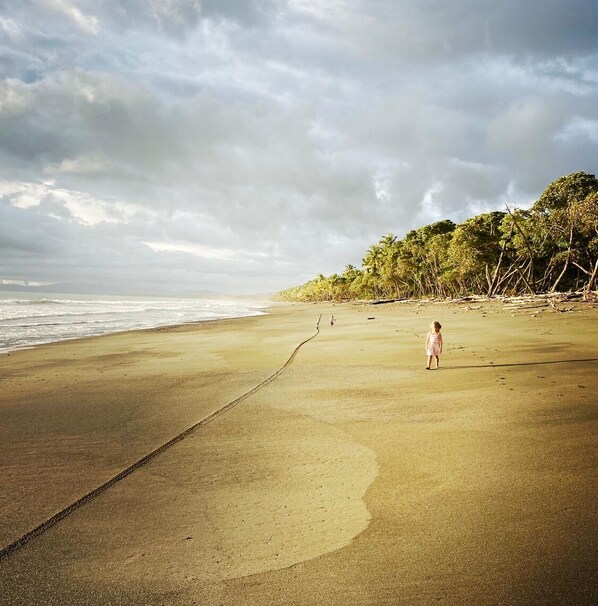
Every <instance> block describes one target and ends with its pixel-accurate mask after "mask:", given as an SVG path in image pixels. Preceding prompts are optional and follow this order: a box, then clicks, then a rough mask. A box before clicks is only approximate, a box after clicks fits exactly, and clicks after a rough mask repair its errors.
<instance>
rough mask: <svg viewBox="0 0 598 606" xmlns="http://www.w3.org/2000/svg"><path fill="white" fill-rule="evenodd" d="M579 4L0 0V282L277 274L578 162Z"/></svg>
mask: <svg viewBox="0 0 598 606" xmlns="http://www.w3.org/2000/svg"><path fill="white" fill-rule="evenodd" d="M597 16H598V9H596V8H595V3H594V2H582V1H574V2H565V1H564V0H563V1H557V0H549V1H546V2H529V3H525V4H522V5H521V4H519V3H515V2H514V1H511V0H505V1H504V2H500V3H492V2H489V1H488V2H479V1H473V0H470V1H469V0H468V1H460V2H451V3H443V2H439V1H437V0H433V1H432V0H422V1H421V2H417V3H415V2H407V1H404V2H394V1H390V0H388V1H383V0H370V1H368V2H366V1H365V0H354V1H350V0H330V2H326V3H324V2H318V1H315V0H289V1H286V2H283V1H282V0H280V1H279V0H272V1H270V2H262V1H260V2H258V1H257V0H256V1H254V2H246V1H241V0H236V1H232V0H231V1H216V0H214V1H211V0H210V1H207V0H204V1H203V2H199V1H198V0H170V1H169V2H161V1H158V0H151V1H143V2H142V1H141V0H129V1H125V0H122V1H107V0H106V1H99V2H98V1H96V2H92V1H91V0H85V1H75V0H25V1H22V2H7V1H3V2H2V1H0V35H1V36H2V37H1V42H0V69H1V70H2V75H3V78H2V80H1V81H0V211H1V212H2V226H1V228H0V250H1V251H2V255H1V256H0V279H1V278H9V277H10V278H11V279H14V278H21V279H28V280H38V281H70V282H82V281H95V282H97V283H101V284H104V285H106V288H110V285H113V286H114V287H115V288H116V287H118V288H119V289H120V290H122V289H126V287H127V285H128V286H129V287H130V288H131V289H132V290H137V291H139V290H143V289H144V288H145V289H149V290H152V291H155V290H156V289H159V288H160V286H162V287H163V288H164V289H165V290H168V291H172V290H176V289H177V288H179V287H180V288H183V286H184V287H185V289H187V290H188V285H189V284H190V283H191V284H194V285H196V287H197V288H198V289H203V288H231V289H233V290H234V289H237V290H244V291H260V290H262V291H263V290H276V289H278V288H282V287H284V286H289V285H292V284H294V283H297V282H301V281H304V280H306V279H308V278H310V277H311V276H313V275H314V274H316V273H317V272H318V271H323V272H325V273H328V272H332V271H340V270H342V268H343V266H344V265H345V264H346V263H354V264H359V262H360V260H361V257H362V256H363V253H364V251H365V250H366V248H367V247H368V246H369V244H371V243H372V242H373V241H375V240H376V239H378V238H379V237H380V236H381V235H382V234H384V233H387V232H389V231H394V232H395V233H397V234H398V235H403V234H404V233H405V232H406V231H407V230H409V229H411V228H413V227H417V226H419V225H423V224H425V223H428V222H430V221H434V220H438V219H442V218H451V219H453V220H462V219H464V218H466V217H469V216H472V215H473V214H475V213H477V212H483V211H486V210H493V209H499V208H504V204H505V202H509V203H510V204H512V205H517V204H519V205H527V204H529V203H531V202H532V201H533V200H534V199H535V198H537V197H538V195H539V194H540V193H541V191H542V189H543V188H544V187H545V186H546V185H547V184H548V183H549V182H550V181H552V180H553V179H555V178H556V177H558V176H560V175H562V174H566V173H568V172H572V171H576V170H587V171H588V172H596V166H595V157H596V152H597V151H598V43H597V40H598V19H597V18H596V17H597Z"/></svg>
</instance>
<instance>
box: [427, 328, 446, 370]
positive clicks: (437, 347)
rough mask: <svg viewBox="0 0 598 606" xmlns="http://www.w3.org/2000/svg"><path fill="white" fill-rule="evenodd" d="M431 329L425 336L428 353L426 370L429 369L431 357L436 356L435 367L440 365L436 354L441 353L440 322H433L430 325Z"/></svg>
mask: <svg viewBox="0 0 598 606" xmlns="http://www.w3.org/2000/svg"><path fill="white" fill-rule="evenodd" d="M431 328H432V330H431V331H430V332H429V333H428V336H427V337H426V353H427V354H428V365H427V366H426V370H431V368H430V367H431V366H432V358H436V368H438V367H439V366H440V360H439V358H438V356H439V355H440V354H441V353H442V333H441V332H440V329H441V328H442V326H441V325H440V322H434V323H433V324H432V326H431Z"/></svg>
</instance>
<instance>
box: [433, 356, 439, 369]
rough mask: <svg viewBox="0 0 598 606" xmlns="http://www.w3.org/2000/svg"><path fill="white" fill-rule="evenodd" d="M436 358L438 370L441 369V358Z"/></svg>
mask: <svg viewBox="0 0 598 606" xmlns="http://www.w3.org/2000/svg"><path fill="white" fill-rule="evenodd" d="M434 357H435V358H436V368H439V367H440V358H439V357H438V356H434Z"/></svg>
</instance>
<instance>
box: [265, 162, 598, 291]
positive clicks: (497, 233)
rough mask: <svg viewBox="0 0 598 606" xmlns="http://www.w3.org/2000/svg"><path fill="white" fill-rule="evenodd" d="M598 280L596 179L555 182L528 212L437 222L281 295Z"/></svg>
mask: <svg viewBox="0 0 598 606" xmlns="http://www.w3.org/2000/svg"><path fill="white" fill-rule="evenodd" d="M597 286H598V180H597V179H596V177H594V175H589V174H587V173H584V172H578V173H573V174H570V175H567V176H565V177H561V178H560V179H557V180H556V181H554V182H553V183H551V184H550V185H549V186H548V187H547V188H546V190H545V191H544V193H543V194H542V195H541V196H540V199H539V200H538V201H537V202H536V203H535V204H534V205H533V206H532V207H531V208H530V209H529V210H517V209H514V210H511V209H509V208H508V207H507V208H506V212H490V213H484V214H482V215H478V216H477V217H473V218H471V219H468V220H467V221H465V222H463V223H461V224H460V225H455V224H454V223H453V222H452V221H449V220H445V221H438V222H437V223H433V224H431V225H426V226H424V227H420V228H419V229H416V230H413V231H410V232H409V233H408V234H407V235H406V236H405V237H404V238H403V239H402V240H399V239H397V237H396V236H394V235H393V234H388V235H386V236H384V237H383V238H382V239H381V240H380V241H379V242H378V243H376V244H372V246H370V248H369V249H368V251H367V252H366V254H365V257H364V258H363V261H362V268H361V269H358V268H356V267H354V266H353V265H347V267H345V270H344V271H343V273H342V274H332V275H331V276H328V277H326V276H323V275H322V274H319V275H318V276H317V277H316V278H314V279H313V280H310V281H309V282H307V283H306V284H303V285H302V286H296V287H294V288H289V289H288V290H285V291H282V292H280V293H278V295H277V299H279V300H283V301H343V300H354V299H388V298H392V299H401V298H420V297H443V298H445V297H458V296H464V295H474V294H475V295H480V294H483V295H488V296H493V295H499V294H502V295H514V294H523V293H530V294H537V293H544V292H554V291H557V290H560V291H563V290H580V289H584V290H588V291H589V290H594V289H596V287H597Z"/></svg>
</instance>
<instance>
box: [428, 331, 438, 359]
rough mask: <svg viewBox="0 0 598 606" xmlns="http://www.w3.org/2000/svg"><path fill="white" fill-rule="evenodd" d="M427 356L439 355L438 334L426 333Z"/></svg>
mask: <svg viewBox="0 0 598 606" xmlns="http://www.w3.org/2000/svg"><path fill="white" fill-rule="evenodd" d="M428 355H429V356H439V355H440V333H439V332H431V333H428Z"/></svg>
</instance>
